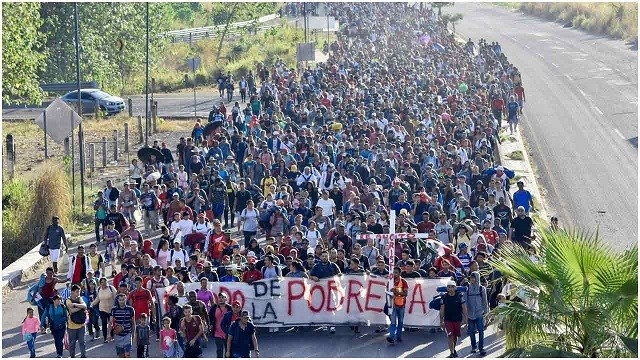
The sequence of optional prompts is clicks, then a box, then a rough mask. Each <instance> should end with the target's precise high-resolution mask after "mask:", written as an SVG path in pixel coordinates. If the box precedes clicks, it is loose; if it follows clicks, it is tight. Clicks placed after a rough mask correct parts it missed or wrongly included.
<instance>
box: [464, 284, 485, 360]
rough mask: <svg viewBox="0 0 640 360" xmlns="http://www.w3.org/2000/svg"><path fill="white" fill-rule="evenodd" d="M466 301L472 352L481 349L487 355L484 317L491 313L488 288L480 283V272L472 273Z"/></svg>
mask: <svg viewBox="0 0 640 360" xmlns="http://www.w3.org/2000/svg"><path fill="white" fill-rule="evenodd" d="M464 302H465V304H467V315H468V316H467V317H468V319H469V321H468V323H469V326H468V328H467V331H468V334H469V338H470V339H471V353H475V352H476V351H478V348H479V350H480V356H485V355H487V352H486V351H484V317H485V316H486V315H488V314H489V301H488V300H487V288H486V287H484V286H482V285H481V284H480V273H479V272H477V271H474V272H472V273H471V277H470V279H469V285H468V287H467V291H466V292H465V294H464ZM476 331H478V343H477V347H476Z"/></svg>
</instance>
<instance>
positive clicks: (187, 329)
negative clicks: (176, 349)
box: [180, 304, 204, 358]
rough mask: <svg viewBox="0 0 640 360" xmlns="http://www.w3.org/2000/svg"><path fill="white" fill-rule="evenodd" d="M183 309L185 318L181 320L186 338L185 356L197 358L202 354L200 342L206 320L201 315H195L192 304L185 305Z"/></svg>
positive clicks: (182, 330) (183, 334) (181, 326)
mask: <svg viewBox="0 0 640 360" xmlns="http://www.w3.org/2000/svg"><path fill="white" fill-rule="evenodd" d="M183 311H184V318H182V320H181V322H180V332H181V333H182V337H183V338H184V345H185V351H184V357H185V358H197V357H200V355H202V348H201V346H200V343H201V341H202V336H203V335H204V322H203V321H202V319H201V318H200V316H199V315H193V308H192V307H191V305H189V304H187V305H185V306H184V307H183Z"/></svg>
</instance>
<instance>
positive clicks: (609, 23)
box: [501, 2, 638, 45]
mask: <svg viewBox="0 0 640 360" xmlns="http://www.w3.org/2000/svg"><path fill="white" fill-rule="evenodd" d="M501 5H506V6H508V7H511V8H516V9H519V10H521V11H522V12H524V13H526V14H530V15H535V16H538V17H542V18H545V19H548V20H552V21H557V22H562V23H570V24H571V26H573V27H575V28H580V29H583V30H586V31H589V32H592V33H594V34H605V35H609V36H612V37H614V38H619V39H624V40H627V41H630V42H633V43H635V44H636V45H637V44H638V3H637V2H625V3H621V2H616V3H611V2H598V3H596V2H591V3H581V2H577V3H568V2H548V3H547V2H544V3H543V2H525V3H501Z"/></svg>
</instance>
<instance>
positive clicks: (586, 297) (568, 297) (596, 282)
mask: <svg viewBox="0 0 640 360" xmlns="http://www.w3.org/2000/svg"><path fill="white" fill-rule="evenodd" d="M537 227H538V229H539V230H538V234H537V237H538V240H537V242H538V245H537V246H536V252H537V260H536V261H532V259H531V254H530V253H528V252H527V251H525V250H524V249H523V248H522V247H521V246H519V245H506V246H503V247H502V248H501V249H500V254H501V256H500V257H496V258H493V259H492V260H491V261H490V263H491V264H492V265H493V266H494V267H495V268H496V269H497V270H499V271H500V272H501V273H502V274H504V275H505V276H506V277H507V278H508V279H509V281H510V282H512V284H513V285H516V286H515V287H514V288H515V289H517V290H516V291H515V292H514V294H516V296H517V297H519V298H521V299H523V300H527V301H524V302H516V301H513V302H509V301H508V302H507V305H506V306H505V307H497V308H495V309H494V310H493V313H494V315H495V316H496V320H497V321H503V324H504V330H505V342H506V353H505V354H504V355H503V357H507V358H516V357H517V358H523V357H539V358H546V357H556V358H558V357H587V358H592V357H604V358H620V357H629V358H637V357H638V248H637V246H634V247H633V248H631V249H627V250H624V251H623V252H616V251H613V250H612V249H610V248H609V247H608V246H607V245H605V244H604V242H603V241H602V240H601V239H600V238H599V236H598V232H597V230H596V232H595V233H585V232H579V231H574V230H568V231H564V230H560V231H557V232H552V231H550V230H548V228H547V227H546V226H543V225H542V224H541V223H537Z"/></svg>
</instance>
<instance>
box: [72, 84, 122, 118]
mask: <svg viewBox="0 0 640 360" xmlns="http://www.w3.org/2000/svg"><path fill="white" fill-rule="evenodd" d="M61 99H62V101H64V102H66V103H68V104H69V105H72V106H73V107H74V108H76V107H77V103H78V91H77V90H76V91H72V92H70V93H68V94H66V95H65V96H63V97H62V98H61ZM80 100H81V101H82V112H83V113H92V112H95V108H96V102H97V104H98V106H99V107H100V111H102V112H104V113H106V114H107V115H113V114H117V113H119V112H121V111H124V109H125V107H126V106H125V104H124V100H123V99H122V98H121V97H118V96H113V95H110V94H107V93H106V92H104V91H102V90H99V89H81V90H80Z"/></svg>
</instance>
